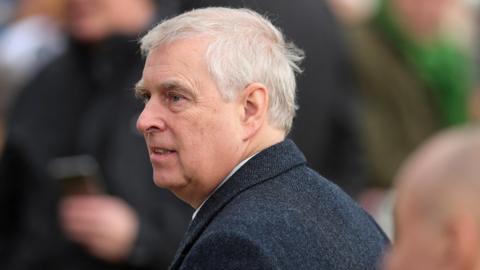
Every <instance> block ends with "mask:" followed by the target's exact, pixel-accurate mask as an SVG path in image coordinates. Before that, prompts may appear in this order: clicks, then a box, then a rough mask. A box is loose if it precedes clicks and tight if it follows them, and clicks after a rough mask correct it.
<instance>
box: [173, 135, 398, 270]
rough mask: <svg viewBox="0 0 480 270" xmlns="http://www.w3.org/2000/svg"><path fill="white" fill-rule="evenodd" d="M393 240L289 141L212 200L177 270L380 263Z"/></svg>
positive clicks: (347, 269)
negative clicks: (309, 162)
mask: <svg viewBox="0 0 480 270" xmlns="http://www.w3.org/2000/svg"><path fill="white" fill-rule="evenodd" d="M387 243H388V240H387V239H386V238H385V236H384V234H383V232H382V231H381V230H380V229H379V228H378V226H377V225H376V223H375V222H374V221H373V220H372V219H371V218H370V216H368V215H367V214H366V213H365V212H364V211H363V210H362V209H361V208H359V207H358V206H357V205H356V204H355V202H354V201H353V200H352V199H351V198H350V197H348V196H347V195H346V194H345V193H343V192H342V191H341V190H340V189H339V188H338V187H337V186H335V185H334V184H332V183H330V182H329V181H328V180H326V179H325V178H323V177H321V176H320V175H318V174H317V173H316V172H315V171H313V170H311V169H310V168H308V167H307V166H306V160H305V158H304V156H303V154H302V153H301V152H300V150H299V149H298V148H297V147H296V145H295V144H294V143H293V142H292V141H291V140H286V141H284V142H282V143H279V144H276V145H274V146H272V147H270V148H267V149H266V150H264V151H262V152H260V153H259V154H257V155H256V156H255V157H253V158H252V159H251V160H249V161H248V162H247V163H246V164H245V165H244V166H243V167H241V168H240V169H239V170H238V171H237V172H236V173H235V174H234V175H233V176H232V177H231V178H230V179H229V180H228V181H227V182H226V183H225V184H224V185H223V186H221V187H220V188H219V189H218V190H217V191H216V192H215V193H214V194H213V195H212V196H211V197H210V198H209V199H208V200H207V201H206V203H205V204H204V205H203V207H202V208H201V209H200V211H199V212H198V215H197V216H196V218H195V219H194V220H193V221H192V223H191V224H190V227H189V228H188V231H187V233H186V235H185V237H184V239H183V241H182V243H181V244H180V247H179V249H178V250H177V254H176V256H175V259H174V261H173V263H172V265H171V266H170V269H342V270H354V269H376V265H377V262H378V260H379V258H380V256H381V254H382V251H383V250H384V248H385V246H386V245H387Z"/></svg>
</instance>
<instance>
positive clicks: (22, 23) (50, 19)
mask: <svg viewBox="0 0 480 270" xmlns="http://www.w3.org/2000/svg"><path fill="white" fill-rule="evenodd" d="M64 6H65V1H64V0H33V1H32V0H18V1H13V0H2V1H1V2H0V24H1V28H0V153H1V149H2V144H3V140H4V134H3V133H4V129H5V123H4V121H5V117H6V113H7V111H8V108H9V106H10V103H11V100H12V99H14V97H15V96H16V94H17V92H18V91H19V90H20V89H22V88H23V87H24V86H25V85H26V84H27V83H28V82H29V81H30V80H31V78H32V77H33V76H34V75H35V74H36V73H37V72H38V71H39V70H40V69H41V68H42V67H44V66H45V65H46V64H47V63H48V62H49V61H51V60H52V59H53V58H55V57H57V56H58V55H60V54H61V53H62V52H63V50H64V48H65V36H64V32H63V29H62V25H63V21H64V16H65V9H64Z"/></svg>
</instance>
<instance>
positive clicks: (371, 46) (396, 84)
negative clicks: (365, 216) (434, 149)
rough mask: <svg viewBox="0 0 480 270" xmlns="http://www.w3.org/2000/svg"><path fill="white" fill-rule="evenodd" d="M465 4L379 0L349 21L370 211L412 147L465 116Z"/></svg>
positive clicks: (457, 0)
mask: <svg viewBox="0 0 480 270" xmlns="http://www.w3.org/2000/svg"><path fill="white" fill-rule="evenodd" d="M465 7H466V6H465V3H464V2H463V1H461V0H420V1H419V0H379V2H378V5H377V10H376V12H375V13H374V14H373V17H372V18H371V19H370V20H367V21H365V22H364V23H363V24H360V25H355V26H352V27H351V28H349V29H348V30H349V31H348V34H349V42H350V48H351V51H352V56H353V60H354V67H355V71H356V79H357V81H358V83H359V88H360V90H361V91H360V93H361V98H362V112H361V117H362V121H361V123H362V138H361V139H362V142H363V145H364V146H365V149H366V157H367V169H368V171H367V176H368V182H369V186H370V187H372V189H371V190H370V191H369V192H365V193H364V194H363V196H362V197H361V199H360V201H361V202H362V203H363V205H364V206H365V207H366V208H367V209H369V210H370V211H371V212H372V213H373V214H374V215H376V213H375V212H376V209H377V207H378V205H379V202H381V201H382V200H383V196H384V194H385V193H384V190H387V189H388V188H390V185H391V182H392V179H393V176H394V175H395V173H396V171H397V169H398V167H399V165H400V164H401V162H402V161H403V160H404V159H405V158H406V157H407V155H408V154H409V153H411V152H412V151H413V150H414V149H415V148H416V147H417V146H418V145H419V144H420V143H422V142H423V141H424V140H425V139H426V138H428V137H429V136H430V135H432V134H433V133H435V132H436V131H438V130H440V129H442V128H445V127H449V126H455V125H459V124H463V123H465V122H468V121H469V120H470V115H469V98H470V94H471V91H472V89H473V76H472V67H473V63H472V55H471V48H472V46H471V45H469V44H471V36H472V34H471V32H472V31H471V29H470V28H469V27H462V26H464V25H470V23H471V22H472V21H471V20H468V18H470V19H472V18H473V17H472V14H470V13H469V10H468V9H467V8H465ZM469 16H470V17H469ZM459 18H462V19H459ZM452 25H453V26H452ZM451 29H455V31H452V30H451ZM387 231H388V229H387Z"/></svg>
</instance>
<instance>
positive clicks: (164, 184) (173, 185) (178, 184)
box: [153, 174, 186, 191]
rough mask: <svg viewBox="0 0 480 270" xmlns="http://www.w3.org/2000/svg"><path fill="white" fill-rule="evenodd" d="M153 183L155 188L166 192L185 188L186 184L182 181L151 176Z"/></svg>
mask: <svg viewBox="0 0 480 270" xmlns="http://www.w3.org/2000/svg"><path fill="white" fill-rule="evenodd" d="M153 182H154V183H155V185H156V186H157V187H160V188H165V189H168V190H172V191H174V190H177V189H181V188H183V187H185V185H186V183H185V181H183V180H182V179H178V178H172V177H166V176H164V175H155V174H154V176H153Z"/></svg>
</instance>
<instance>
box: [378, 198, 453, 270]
mask: <svg viewBox="0 0 480 270" xmlns="http://www.w3.org/2000/svg"><path fill="white" fill-rule="evenodd" d="M395 211H396V212H395V239H394V245H393V247H392V250H391V251H390V253H389V254H388V256H387V260H386V266H387V267H386V269H387V270H405V269H408V270H417V269H418V270H440V269H443V268H444V265H442V262H443V261H442V255H443V253H442V251H443V250H444V248H445V246H444V238H443V234H442V232H441V231H440V227H441V225H439V224H434V222H433V221H432V220H429V219H428V218H429V217H426V215H425V212H424V211H422V210H421V209H420V208H419V206H418V202H416V200H415V198H413V196H411V194H409V195H407V194H405V195H404V194H402V193H400V194H399V200H398V202H397V205H396V209H395Z"/></svg>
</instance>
